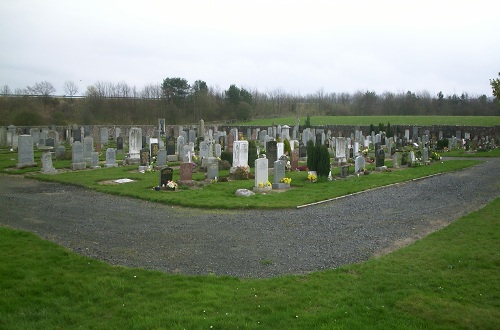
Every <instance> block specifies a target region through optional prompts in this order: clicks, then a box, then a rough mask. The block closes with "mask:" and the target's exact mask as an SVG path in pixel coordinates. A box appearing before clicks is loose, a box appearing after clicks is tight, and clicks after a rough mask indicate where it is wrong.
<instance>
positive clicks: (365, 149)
mask: <svg viewBox="0 0 500 330" xmlns="http://www.w3.org/2000/svg"><path fill="white" fill-rule="evenodd" d="M359 152H360V153H361V154H363V156H365V157H366V156H368V148H364V149H360V150H359Z"/></svg>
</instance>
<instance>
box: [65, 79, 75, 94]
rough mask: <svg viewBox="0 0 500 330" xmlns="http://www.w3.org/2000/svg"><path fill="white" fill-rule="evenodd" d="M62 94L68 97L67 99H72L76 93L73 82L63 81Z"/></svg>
mask: <svg viewBox="0 0 500 330" xmlns="http://www.w3.org/2000/svg"><path fill="white" fill-rule="evenodd" d="M64 92H65V93H66V94H67V95H69V97H73V96H75V95H76V93H78V86H77V85H76V84H75V83H74V82H73V81H69V80H67V81H65V82H64Z"/></svg>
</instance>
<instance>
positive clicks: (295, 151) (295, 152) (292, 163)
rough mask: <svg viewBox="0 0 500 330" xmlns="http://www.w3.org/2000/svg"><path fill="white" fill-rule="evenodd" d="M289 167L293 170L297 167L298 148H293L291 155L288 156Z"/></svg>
mask: <svg viewBox="0 0 500 330" xmlns="http://www.w3.org/2000/svg"><path fill="white" fill-rule="evenodd" d="M290 166H291V167H290V169H291V170H292V171H295V170H296V169H297V167H299V149H297V148H296V149H293V151H292V155H291V156H290Z"/></svg>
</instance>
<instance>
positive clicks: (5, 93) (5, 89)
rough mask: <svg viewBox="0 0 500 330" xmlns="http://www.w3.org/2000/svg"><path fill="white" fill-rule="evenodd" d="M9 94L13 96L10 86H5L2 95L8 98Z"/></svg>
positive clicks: (0, 93) (1, 91)
mask: <svg viewBox="0 0 500 330" xmlns="http://www.w3.org/2000/svg"><path fill="white" fill-rule="evenodd" d="M9 94H11V93H10V88H9V85H3V87H2V89H1V90H0V95H3V96H7V95H9Z"/></svg>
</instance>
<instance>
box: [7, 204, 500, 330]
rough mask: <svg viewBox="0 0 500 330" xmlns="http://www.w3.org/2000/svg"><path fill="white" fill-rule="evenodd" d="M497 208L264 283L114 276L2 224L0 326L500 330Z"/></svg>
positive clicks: (132, 272) (136, 272) (121, 271)
mask: <svg viewBox="0 0 500 330" xmlns="http://www.w3.org/2000/svg"><path fill="white" fill-rule="evenodd" d="M499 208H500V199H497V200H495V201H493V202H492V203H491V204H490V205H488V206H486V207H485V208H483V209H482V210H480V211H478V212H474V213H472V214H470V215H468V216H466V217H464V218H462V219H460V220H458V221H456V222H455V223H452V224H451V225H450V226H448V227H447V228H445V229H443V230H441V231H439V232H436V233H434V234H431V235H429V236H428V237H426V238H424V239H421V240H419V241H417V242H416V243H414V244H412V245H410V246H408V247H406V248H403V249H401V250H398V251H396V252H394V253H391V254H389V255H386V256H384V257H380V258H376V259H372V260H370V261H368V262H365V263H362V264H356V265H351V266H347V267H342V268H339V269H335V270H329V271H321V272H316V273H312V274H309V275H301V276H291V275H290V276H284V277H277V278H272V279H264V280H259V279H245V280H241V279H237V278H230V277H215V276H193V277H191V276H182V275H168V274H163V273H160V272H154V271H147V270H141V269H127V268H122V267H114V266H110V265H108V264H106V263H103V262H100V261H96V260H92V259H89V258H85V257H81V256H79V255H76V254H75V253H72V252H70V251H68V250H66V249H64V248H62V247H60V246H57V245H55V244H53V243H50V242H48V241H44V240H41V239H39V238H37V237H36V236H35V235H33V234H30V233H26V232H22V231H15V230H11V229H8V228H4V227H0V250H1V251H2V253H1V254H0V316H1V317H0V328H4V329H54V328H56V329H62V328H64V329H67V328H77V327H78V328H85V329H89V328H99V329H125V328H126V329H151V328H156V329H255V328H260V329H332V328H338V329H354V328H355V329H361V328H363V329H394V328H398V329H402V328H404V329H422V328H425V329H498V328H500V303H499V302H500V285H499V283H500V281H499V280H500V277H499V274H500V255H499V253H498V251H500V217H499V216H498V209H499Z"/></svg>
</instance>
